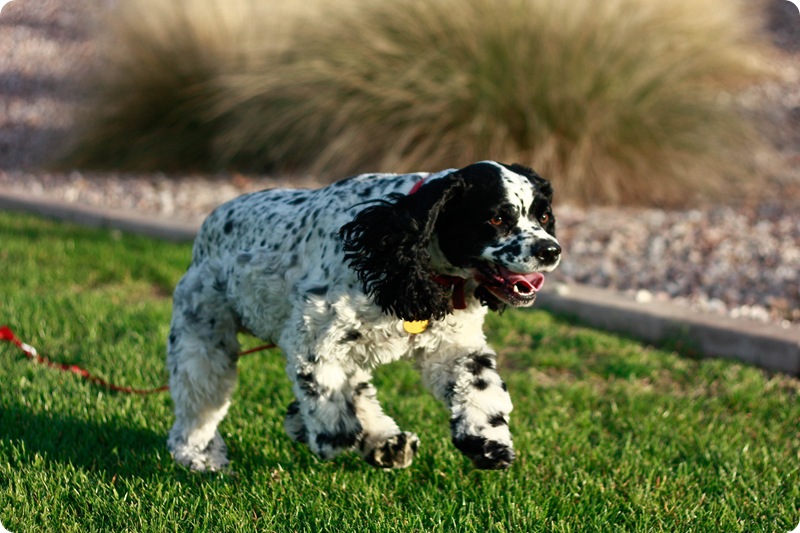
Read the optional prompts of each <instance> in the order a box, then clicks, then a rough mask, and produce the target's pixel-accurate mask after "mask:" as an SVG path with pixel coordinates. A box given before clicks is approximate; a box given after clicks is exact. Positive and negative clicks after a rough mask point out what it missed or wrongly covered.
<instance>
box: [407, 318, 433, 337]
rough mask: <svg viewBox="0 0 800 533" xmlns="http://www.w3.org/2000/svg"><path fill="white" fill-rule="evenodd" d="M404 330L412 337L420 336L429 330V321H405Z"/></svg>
mask: <svg viewBox="0 0 800 533" xmlns="http://www.w3.org/2000/svg"><path fill="white" fill-rule="evenodd" d="M403 329H404V330H406V332H408V333H411V334H412V335H418V334H420V333H422V332H423V331H425V330H426V329H428V321H427V320H403Z"/></svg>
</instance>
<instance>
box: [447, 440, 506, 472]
mask: <svg viewBox="0 0 800 533" xmlns="http://www.w3.org/2000/svg"><path fill="white" fill-rule="evenodd" d="M453 444H455V446H456V448H458V449H459V450H460V451H461V453H463V454H464V455H466V456H467V457H469V458H470V459H471V460H472V463H473V464H474V465H475V467H476V468H480V469H482V470H501V469H505V468H508V467H509V466H510V465H511V463H512V462H513V461H514V457H515V456H514V451H513V450H512V449H511V448H509V447H508V446H506V445H505V444H501V443H499V442H497V441H493V440H487V439H486V438H484V437H480V436H477V435H464V436H460V437H453Z"/></svg>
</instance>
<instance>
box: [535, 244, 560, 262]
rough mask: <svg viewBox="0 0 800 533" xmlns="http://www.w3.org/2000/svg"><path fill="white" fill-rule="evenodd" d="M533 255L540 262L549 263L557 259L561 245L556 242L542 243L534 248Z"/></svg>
mask: <svg viewBox="0 0 800 533" xmlns="http://www.w3.org/2000/svg"><path fill="white" fill-rule="evenodd" d="M533 255H534V256H536V259H538V260H539V261H541V262H542V263H545V264H548V265H549V264H552V263H555V262H556V261H557V260H558V256H560V255H561V246H559V244H558V243H557V242H547V243H543V244H540V245H538V246H536V248H534V250H533Z"/></svg>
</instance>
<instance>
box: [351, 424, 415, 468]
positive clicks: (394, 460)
mask: <svg viewBox="0 0 800 533" xmlns="http://www.w3.org/2000/svg"><path fill="white" fill-rule="evenodd" d="M363 442H364V445H363V447H364V450H363V453H364V460H365V461H367V462H368V463H369V464H371V465H372V466H374V467H375V468H405V467H407V466H409V465H410V464H411V462H412V461H413V460H414V456H415V455H416V454H417V449H418V448H419V437H417V436H416V435H415V434H414V433H410V432H408V431H405V432H403V433H398V434H397V435H393V436H391V437H389V438H388V439H385V440H382V441H378V442H375V443H369V441H368V440H365V441H363Z"/></svg>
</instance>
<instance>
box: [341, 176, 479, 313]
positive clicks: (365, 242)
mask: <svg viewBox="0 0 800 533" xmlns="http://www.w3.org/2000/svg"><path fill="white" fill-rule="evenodd" d="M465 188H466V185H465V183H464V180H463V179H462V178H461V177H459V176H458V175H456V174H451V175H449V176H445V177H442V178H438V179H435V180H433V181H431V182H430V183H426V184H425V185H423V186H422V187H421V188H420V189H419V190H418V191H417V192H415V193H414V194H410V195H402V194H395V195H392V196H390V197H389V198H388V199H387V200H381V201H379V202H378V203H377V204H375V205H371V206H370V207H367V208H365V209H364V210H363V211H361V212H360V213H358V214H357V215H356V216H355V218H354V219H353V221H352V222H349V223H348V224H345V225H344V226H343V227H342V228H341V230H340V232H339V233H340V235H341V237H342V240H343V241H344V252H345V259H346V260H347V262H348V263H349V264H350V267H351V268H353V269H354V270H355V271H356V272H357V273H358V278H359V279H360V280H361V282H362V284H363V287H364V292H366V293H367V294H368V295H370V296H371V297H372V298H373V299H374V301H375V303H377V304H378V305H379V306H380V307H381V309H383V311H384V312H386V313H389V312H391V313H394V314H395V315H396V316H398V317H399V318H401V319H403V320H429V319H432V318H433V319H439V318H443V317H444V316H445V315H446V314H447V313H449V312H451V311H452V307H451V304H450V290H449V289H448V288H446V287H444V286H442V285H441V284H440V283H437V282H436V281H435V280H434V279H433V278H432V275H433V273H432V272H431V265H430V261H431V258H430V254H429V253H428V245H429V244H430V242H431V237H432V236H433V233H434V229H435V227H436V219H437V217H438V216H439V214H440V213H441V212H442V210H443V209H444V208H445V207H446V205H447V203H448V202H450V201H451V200H453V198H454V197H456V196H457V195H460V194H461V193H462V192H463V191H464V189H465Z"/></svg>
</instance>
